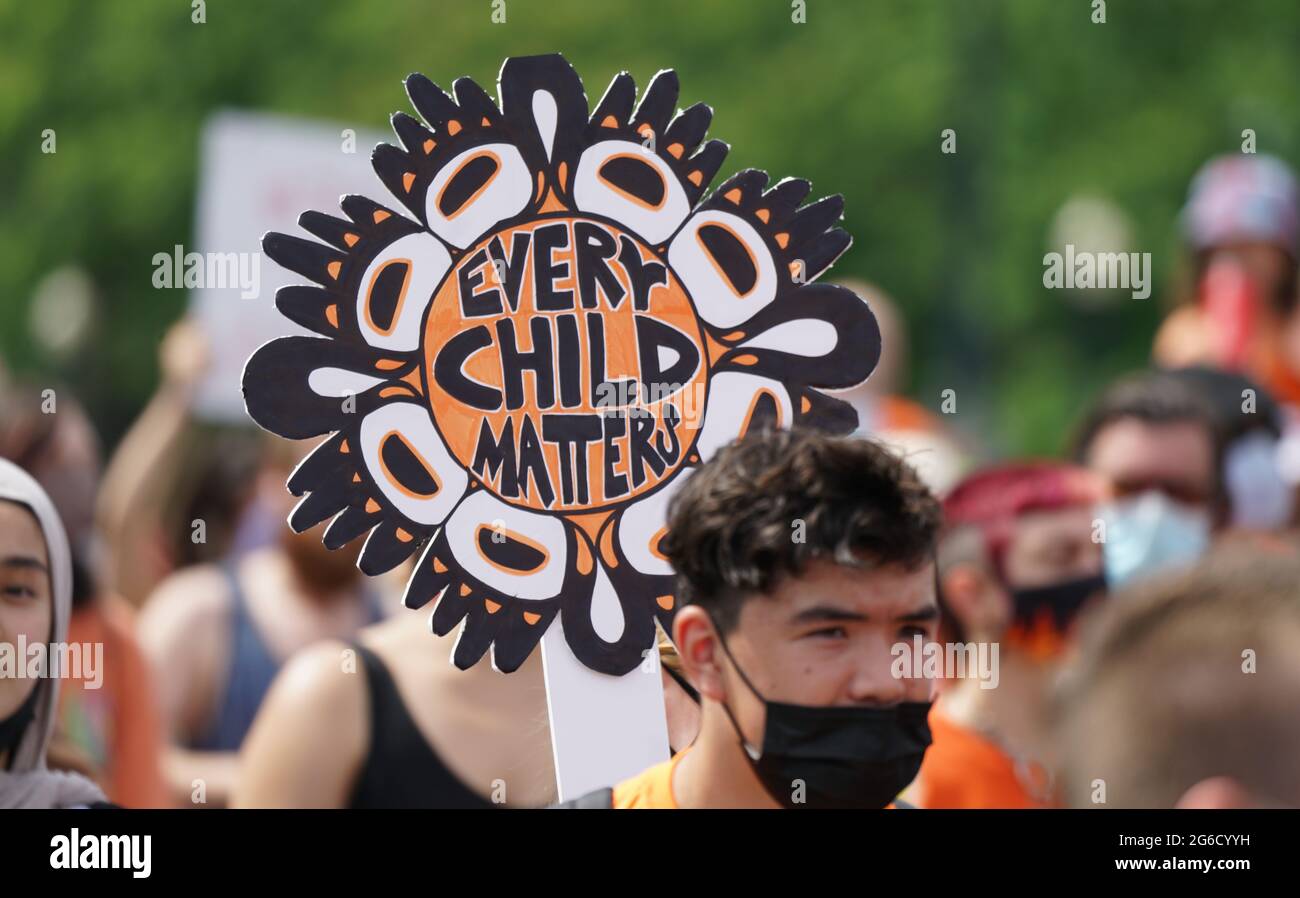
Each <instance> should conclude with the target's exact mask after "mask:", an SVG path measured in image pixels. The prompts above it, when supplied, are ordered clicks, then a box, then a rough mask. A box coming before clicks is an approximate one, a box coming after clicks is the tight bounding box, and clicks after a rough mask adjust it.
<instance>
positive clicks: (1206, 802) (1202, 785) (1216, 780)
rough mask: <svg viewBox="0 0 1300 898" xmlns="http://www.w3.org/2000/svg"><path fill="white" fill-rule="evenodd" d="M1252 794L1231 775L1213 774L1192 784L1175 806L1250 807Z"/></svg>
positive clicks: (1253, 804)
mask: <svg viewBox="0 0 1300 898" xmlns="http://www.w3.org/2000/svg"><path fill="white" fill-rule="evenodd" d="M1254 806H1255V802H1254V801H1253V800H1252V799H1251V795H1250V793H1249V792H1247V791H1246V790H1245V789H1243V788H1242V787H1241V785H1240V784H1239V783H1238V782H1237V781H1236V780H1234V779H1233V778H1232V777H1230V776H1212V777H1209V778H1208V779H1203V780H1201V781H1200V782H1199V783H1197V784H1196V785H1195V786H1192V787H1191V788H1190V789H1188V790H1187V791H1186V792H1184V793H1183V797H1182V798H1180V799H1178V803H1177V804H1175V805H1174V807H1175V808H1178V809H1182V808H1200V809H1204V808H1250V807H1254Z"/></svg>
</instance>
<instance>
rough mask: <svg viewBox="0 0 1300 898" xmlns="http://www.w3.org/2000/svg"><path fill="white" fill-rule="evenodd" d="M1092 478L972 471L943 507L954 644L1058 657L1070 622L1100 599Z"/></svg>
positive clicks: (1096, 482)
mask: <svg viewBox="0 0 1300 898" xmlns="http://www.w3.org/2000/svg"><path fill="white" fill-rule="evenodd" d="M1103 496H1104V486H1103V484H1102V482H1101V481H1100V479H1099V478H1098V477H1097V476H1096V475H1095V474H1092V473H1091V472H1089V471H1086V470H1084V469H1081V468H1077V467H1074V466H1071V465H1066V464H1062V463H1057V462H1045V461H1044V462H1022V463H1014V464H1007V465H999V466H996V467H992V468H986V469H984V470H981V471H977V472H975V473H974V474H971V475H970V476H968V477H967V478H966V479H965V480H963V481H961V483H959V484H958V485H957V486H956V488H955V489H953V490H952V492H951V493H949V495H948V497H947V498H946V499H945V500H944V531H943V535H942V537H941V539H940V548H939V569H940V592H941V594H942V597H943V601H944V603H945V606H946V609H947V610H948V612H949V614H950V617H951V618H952V625H951V626H950V627H948V628H947V635H949V636H950V637H951V638H952V641H956V642H963V641H966V640H975V641H998V640H1004V641H1005V642H1006V643H1007V644H1008V645H1010V646H1013V647H1016V648H1019V649H1021V650H1023V651H1024V652H1026V653H1027V654H1029V655H1030V656H1032V657H1035V658H1045V657H1051V656H1054V655H1055V654H1057V653H1058V652H1059V650H1060V647H1061V645H1062V644H1063V641H1064V637H1065V634H1066V632H1067V631H1068V630H1069V627H1070V625H1071V624H1072V623H1073V620H1074V618H1075V615H1076V614H1077V613H1078V611H1079V609H1080V608H1081V607H1082V606H1083V604H1084V603H1085V602H1086V601H1087V600H1088V599H1090V598H1092V597H1094V596H1096V595H1098V594H1100V593H1103V592H1105V589H1106V582H1105V578H1104V576H1103V570H1102V553H1101V546H1100V545H1099V544H1098V542H1097V541H1096V538H1095V529H1096V528H1095V526H1094V521H1095V518H1096V508H1097V505H1098V503H1099V502H1100V501H1101V500H1102V498H1103Z"/></svg>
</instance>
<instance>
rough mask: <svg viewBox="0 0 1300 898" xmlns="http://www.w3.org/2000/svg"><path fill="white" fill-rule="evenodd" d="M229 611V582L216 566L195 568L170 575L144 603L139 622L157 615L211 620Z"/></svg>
mask: <svg viewBox="0 0 1300 898" xmlns="http://www.w3.org/2000/svg"><path fill="white" fill-rule="evenodd" d="M229 607H230V581H229V579H228V577H227V575H226V573H225V571H223V570H222V569H221V568H220V567H218V566H217V565H215V564H197V565H194V566H193V567H187V568H182V569H181V570H179V571H175V572H173V573H171V574H169V575H168V576H167V577H166V579H164V580H163V581H162V582H161V583H159V584H158V586H157V587H156V588H155V589H154V591H153V592H152V593H151V594H150V595H149V598H148V599H147V600H146V601H145V603H144V606H143V607H142V608H141V610H140V611H139V620H140V621H141V622H144V621H147V620H148V619H149V618H156V617H158V616H159V615H166V616H169V617H170V616H173V615H185V616H200V617H201V616H213V615H220V614H225V613H226V612H227V611H228V610H229Z"/></svg>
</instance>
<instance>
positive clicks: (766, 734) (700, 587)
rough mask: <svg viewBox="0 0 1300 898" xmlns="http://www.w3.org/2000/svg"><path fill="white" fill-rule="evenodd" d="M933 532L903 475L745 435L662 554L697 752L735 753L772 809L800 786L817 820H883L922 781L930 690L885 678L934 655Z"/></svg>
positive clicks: (809, 435)
mask: <svg viewBox="0 0 1300 898" xmlns="http://www.w3.org/2000/svg"><path fill="white" fill-rule="evenodd" d="M939 516H940V510H939V505H938V503H937V502H936V501H935V499H934V498H933V497H932V496H931V494H930V492H929V490H928V489H926V487H925V485H924V484H922V483H921V481H920V480H919V479H918V478H917V476H916V473H915V472H914V471H913V470H912V469H911V468H910V467H909V466H908V465H907V464H905V463H904V462H902V461H901V460H900V459H899V458H898V457H896V456H895V455H893V454H891V453H889V452H888V451H886V450H885V449H883V448H881V447H880V446H878V445H876V444H874V443H872V442H869V441H866V440H857V439H848V438H841V437H832V436H828V435H824V434H820V433H816V432H799V431H796V432H791V431H776V432H760V433H756V434H750V435H747V436H746V437H745V438H744V439H742V440H740V441H738V442H736V443H733V444H731V445H730V446H727V447H726V448H724V449H722V450H721V451H720V452H719V453H718V454H717V456H715V457H714V458H713V459H711V460H710V461H709V462H708V463H707V464H705V465H703V466H702V467H701V468H700V469H699V470H698V471H697V472H695V473H694V474H693V475H692V476H691V478H690V479H689V480H688V481H687V482H686V484H685V485H684V486H683V487H682V489H681V491H680V492H679V493H678V494H677V495H676V496H674V498H673V500H672V503H671V505H670V507H669V520H668V532H667V535H666V536H665V537H664V538H663V540H662V541H661V543H660V546H661V549H662V551H663V552H664V554H665V556H666V557H667V558H668V560H669V561H670V562H671V563H672V565H673V568H674V569H675V570H676V572H677V577H678V595H679V598H680V601H681V603H682V607H681V610H680V611H679V612H678V614H677V617H676V619H675V621H674V626H673V631H674V641H675V643H676V645H677V648H678V652H679V654H680V657H681V662H682V666H683V667H684V668H685V670H686V671H687V673H688V675H689V677H690V679H691V681H692V682H693V683H694V685H695V687H696V688H697V689H698V690H699V693H700V696H701V704H702V719H701V739H702V740H709V741H710V742H711V744H720V743H726V744H730V745H734V744H735V743H736V741H740V743H741V744H742V746H744V748H745V750H746V753H747V756H748V757H749V758H750V760H751V762H752V764H753V766H754V768H755V772H756V775H757V776H758V778H759V780H760V781H761V782H762V783H763V786H764V789H765V790H766V791H767V793H768V794H769V795H770V796H771V798H772V799H773V800H775V801H776V802H778V803H780V804H788V802H789V801H790V795H789V792H790V782H789V779H788V775H790V774H791V772H792V771H800V772H801V773H800V775H801V776H803V777H804V778H806V780H807V788H808V793H809V794H808V796H807V802H808V804H809V805H814V806H815V805H817V804H826V805H850V806H875V807H882V806H884V804H886V803H887V802H888V801H890V800H891V799H892V798H893V797H894V795H896V794H897V792H898V791H900V790H901V789H902V787H903V786H905V785H906V784H907V782H909V781H910V780H911V778H912V777H913V776H914V775H915V773H916V769H917V767H918V766H919V764H920V761H921V755H922V754H923V753H924V749H925V747H926V746H927V745H928V744H929V738H930V737H929V729H928V726H927V725H926V721H925V714H926V711H927V710H928V703H929V701H930V693H931V682H930V681H929V680H925V679H922V678H911V679H908V678H898V677H895V676H894V675H893V672H892V670H891V662H892V660H893V657H894V655H893V651H892V650H893V647H894V646H895V645H896V644H899V643H910V642H911V641H912V640H913V638H914V637H915V636H920V637H922V639H923V640H932V639H933V636H934V632H935V627H936V624H937V617H938V607H937V605H936V602H935V575H934V566H933V557H934V548H935V546H934V541H935V536H936V534H937V531H938V527H939ZM809 739H815V740H817V741H818V742H819V744H820V745H821V747H822V749H824V750H825V752H826V754H824V755H823V760H825V761H827V762H829V761H832V760H833V761H834V762H835V763H836V764H837V765H839V767H838V769H839V770H840V771H841V773H839V774H836V773H834V772H831V773H829V774H828V772H827V770H826V769H825V768H824V766H823V765H822V764H821V763H820V762H818V761H816V760H815V759H809V758H808V757H806V756H805V755H804V754H803V752H804V750H806V748H807V745H806V744H805V743H804V742H803V740H809ZM805 765H807V766H805ZM844 771H851V775H847V776H845V775H844V773H843V772H844ZM864 778H865V781H864Z"/></svg>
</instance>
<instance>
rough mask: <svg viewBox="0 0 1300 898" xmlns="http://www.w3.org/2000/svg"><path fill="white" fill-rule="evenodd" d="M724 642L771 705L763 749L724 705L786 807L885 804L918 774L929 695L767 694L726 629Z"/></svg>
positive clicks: (762, 777)
mask: <svg viewBox="0 0 1300 898" xmlns="http://www.w3.org/2000/svg"><path fill="white" fill-rule="evenodd" d="M719 642H720V643H721V644H722V649H723V651H724V652H726V654H727V657H728V658H729V659H730V660H731V665H732V666H733V667H734V668H735V669H736V673H738V674H739V675H740V678H741V680H743V681H744V683H745V686H746V687H748V689H749V691H750V692H752V693H754V695H755V696H757V697H758V699H759V701H761V702H762V703H763V706H764V708H765V709H766V713H767V718H766V720H767V722H766V724H765V725H764V728H763V748H762V751H759V752H755V751H754V749H752V748H750V746H749V745H748V744H747V743H746V742H745V736H744V734H743V733H742V732H741V731H740V726H739V725H738V724H737V723H736V718H735V717H734V716H733V715H732V713H731V709H730V708H728V707H727V705H726V703H725V702H724V703H723V705H722V707H723V710H724V711H726V714H727V717H728V719H730V720H731V726H732V728H733V729H735V731H736V735H737V736H739V737H740V744H741V747H742V748H744V750H745V754H746V756H747V757H748V758H749V762H750V765H751V766H752V767H753V769H754V773H755V774H756V775H757V776H758V779H759V781H760V782H761V783H762V784H763V788H764V789H766V790H767V793H768V794H769V795H771V796H772V798H773V799H774V800H775V801H776V802H778V803H779V804H780V805H781V806H782V807H785V808H883V807H885V806H886V805H887V804H889V803H890V802H891V801H893V800H894V798H895V797H896V796H897V795H898V793H899V792H901V791H902V790H903V789H904V788H905V787H906V786H907V784H908V783H910V782H911V781H912V780H913V779H914V778H915V777H916V773H917V771H918V770H920V769H921V759H922V758H923V757H924V756H925V750H926V749H927V748H928V747H929V745H930V725H929V721H928V719H927V718H928V716H929V713H930V703H929V702H902V703H900V704H897V705H894V706H893V707H889V708H867V707H855V706H841V705H830V706H825V707H822V706H813V705H790V704H784V703H782V702H773V701H768V700H767V699H765V698H763V696H762V694H761V693H759V691H758V690H757V689H755V688H754V684H753V683H751V682H750V681H749V677H747V676H745V672H744V671H743V670H741V669H740V665H739V664H737V663H736V659H735V658H734V657H733V656H732V654H731V650H730V649H728V648H727V645H726V642H725V641H723V640H722V638H721V636H720V635H719Z"/></svg>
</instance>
